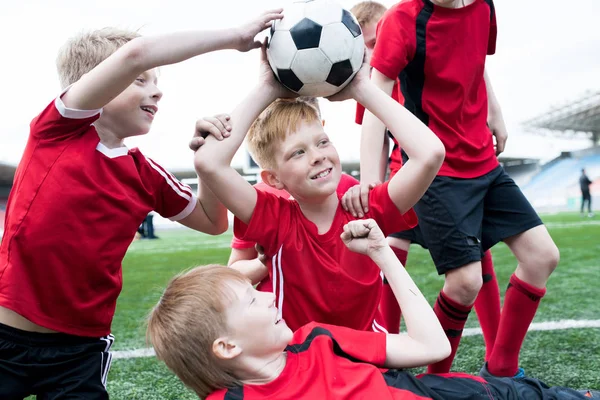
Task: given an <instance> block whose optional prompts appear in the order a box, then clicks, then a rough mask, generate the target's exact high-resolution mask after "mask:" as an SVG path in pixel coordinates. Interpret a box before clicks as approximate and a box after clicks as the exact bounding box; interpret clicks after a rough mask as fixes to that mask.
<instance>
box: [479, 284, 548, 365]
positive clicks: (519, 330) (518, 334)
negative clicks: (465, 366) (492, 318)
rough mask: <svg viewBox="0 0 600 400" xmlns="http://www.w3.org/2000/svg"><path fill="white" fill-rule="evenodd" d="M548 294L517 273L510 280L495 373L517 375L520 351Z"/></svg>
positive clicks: (493, 358) (492, 362)
mask: <svg viewBox="0 0 600 400" xmlns="http://www.w3.org/2000/svg"><path fill="white" fill-rule="evenodd" d="M544 294H546V288H542V289H540V288H537V287H535V286H532V285H530V284H528V283H527V282H524V281H522V280H521V279H519V278H517V276H516V275H515V274H513V275H512V276H511V277H510V282H509V284H508V288H507V289H506V296H505V298H504V307H503V308H502V314H501V316H500V325H499V326H498V335H497V336H496V343H495V345H494V350H493V351H492V354H491V355H490V359H489V361H488V371H490V373H491V374H493V375H496V376H514V374H515V373H516V372H517V370H518V369H519V352H520V351H521V346H522V344H523V340H524V339H525V335H526V334H527V329H528V328H529V325H530V324H531V321H533V317H534V316H535V312H536V311H537V308H538V305H539V304H540V300H541V298H542V297H544Z"/></svg>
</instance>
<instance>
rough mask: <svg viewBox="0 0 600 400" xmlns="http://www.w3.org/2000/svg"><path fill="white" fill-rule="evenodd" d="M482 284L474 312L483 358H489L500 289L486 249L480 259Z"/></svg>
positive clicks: (493, 339)
mask: <svg viewBox="0 0 600 400" xmlns="http://www.w3.org/2000/svg"><path fill="white" fill-rule="evenodd" d="M481 274H482V276H483V285H482V286H481V290H480V291H479V294H478V295H477V299H476V300H475V306H474V307H475V312H476V313H477V319H479V324H480V325H481V330H482V331H483V339H484V341H485V360H486V361H487V360H489V359H490V356H491V355H492V350H493V349H494V342H495V341H496V334H497V333H498V325H499V324H500V289H499V288H498V280H497V279H496V272H495V271H494V262H493V261H492V253H491V252H490V251H489V250H488V251H486V252H485V254H484V255H483V258H482V259H481Z"/></svg>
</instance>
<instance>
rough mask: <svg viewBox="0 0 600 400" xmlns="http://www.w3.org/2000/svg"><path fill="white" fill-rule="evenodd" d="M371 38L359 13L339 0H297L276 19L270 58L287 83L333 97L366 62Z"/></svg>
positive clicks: (305, 92)
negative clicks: (365, 34) (365, 38)
mask: <svg viewBox="0 0 600 400" xmlns="http://www.w3.org/2000/svg"><path fill="white" fill-rule="evenodd" d="M364 47H365V43H364V41H363V36H362V31H361V30H360V26H359V25H358V22H357V21H356V18H354V16H353V15H352V14H351V13H350V12H349V11H348V10H345V9H344V8H342V6H340V5H339V4H338V3H336V2H335V1H333V0H296V1H294V2H293V3H291V4H290V5H288V6H287V7H285V8H284V10H283V19H281V20H278V21H274V23H273V25H272V26H271V35H270V38H269V41H268V45H267V58H268V60H269V64H270V65H271V68H272V69H273V72H274V73H275V76H276V77H277V79H278V80H279V82H281V83H282V84H283V85H284V86H285V87H286V88H288V89H290V90H291V91H293V92H296V93H298V94H300V95H302V96H314V97H327V96H331V95H333V94H335V93H337V92H339V91H340V90H342V89H343V88H344V87H345V86H346V85H347V84H348V83H349V82H350V81H351V80H352V78H353V77H354V75H356V73H357V72H358V70H359V69H360V66H361V65H362V61H363V55H364V51H365V50H364Z"/></svg>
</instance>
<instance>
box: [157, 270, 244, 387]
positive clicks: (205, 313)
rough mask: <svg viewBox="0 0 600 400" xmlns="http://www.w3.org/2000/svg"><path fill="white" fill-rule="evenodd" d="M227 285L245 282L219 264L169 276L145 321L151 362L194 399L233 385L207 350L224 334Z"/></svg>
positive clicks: (233, 380)
mask: <svg viewBox="0 0 600 400" xmlns="http://www.w3.org/2000/svg"><path fill="white" fill-rule="evenodd" d="M227 282H248V280H247V279H246V278H245V277H244V276H243V275H242V274H241V273H240V272H238V271H236V270H234V269H231V268H228V267H224V266H221V265H207V266H203V267H196V268H193V269H191V270H189V271H187V272H184V273H181V274H179V275H177V276H176V277H174V278H173V279H172V280H171V281H170V282H169V284H168V285H167V287H166V289H165V291H164V293H163V295H162V296H161V298H160V300H159V301H158V304H156V306H154V309H153V310H152V311H151V312H150V315H149V316H148V328H147V331H146V339H147V340H148V341H149V342H150V343H151V344H152V346H153V347H154V350H155V352H156V357H157V358H158V359H160V360H162V361H163V362H164V363H165V364H166V365H167V367H168V368H169V369H170V370H171V371H173V372H174V373H175V375H177V377H179V379H181V381H182V382H183V383H184V384H185V385H186V386H187V387H188V388H190V389H191V390H193V391H194V392H195V393H196V394H197V395H198V396H199V397H200V398H205V397H206V396H208V395H209V394H210V393H211V392H213V391H214V390H217V389H222V388H226V387H231V386H235V385H237V384H239V382H238V380H237V379H236V378H235V377H234V376H233V375H232V374H231V373H229V372H228V371H226V370H224V369H223V367H222V366H221V364H220V363H219V361H218V359H217V358H216V356H215V354H214V352H213V350H212V348H213V342H214V341H215V340H216V339H217V338H218V337H219V336H221V335H223V334H225V333H226V332H227V324H226V320H225V310H226V308H227V306H228V305H229V304H230V302H231V301H232V299H233V296H235V294H234V292H233V290H232V289H231V288H230V287H229V286H228V285H227Z"/></svg>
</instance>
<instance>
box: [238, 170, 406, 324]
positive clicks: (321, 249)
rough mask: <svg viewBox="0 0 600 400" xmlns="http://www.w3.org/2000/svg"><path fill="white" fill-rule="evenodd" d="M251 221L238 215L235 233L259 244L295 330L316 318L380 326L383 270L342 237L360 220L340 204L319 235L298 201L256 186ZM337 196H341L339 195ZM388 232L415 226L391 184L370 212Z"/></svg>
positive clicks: (376, 193) (376, 195) (374, 196)
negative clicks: (346, 228)
mask: <svg viewBox="0 0 600 400" xmlns="http://www.w3.org/2000/svg"><path fill="white" fill-rule="evenodd" d="M257 195H258V196H257V203H256V207H255V209H254V212H253V214H252V218H251V220H250V224H249V225H245V224H243V223H241V222H240V221H239V220H238V221H237V222H236V223H235V225H234V231H235V234H236V236H238V237H239V238H242V239H244V240H249V241H253V242H257V243H260V244H261V245H262V246H263V247H264V248H265V254H266V255H267V256H268V258H269V262H268V265H267V267H268V268H269V276H270V278H271V280H272V281H273V287H274V292H275V294H276V296H277V305H278V308H279V312H280V313H281V315H282V317H283V318H284V319H285V321H286V323H287V324H288V326H289V327H290V328H291V329H292V330H296V329H298V328H300V327H301V326H303V325H305V324H307V323H309V322H312V321H317V322H323V323H328V324H334V325H340V326H347V327H350V328H354V329H359V330H371V329H379V328H378V326H379V324H378V323H377V321H375V316H376V314H377V306H378V304H379V297H380V292H381V278H380V273H381V271H380V269H379V268H378V267H377V265H375V263H373V262H372V261H371V259H370V258H369V257H367V256H365V255H361V254H357V253H353V252H351V251H350V250H348V249H347V248H346V246H345V245H344V244H343V243H342V240H341V239H340V235H341V233H342V230H343V226H344V225H345V224H346V223H348V222H349V221H352V220H355V219H357V218H354V217H353V216H352V214H350V213H348V212H346V211H344V209H343V208H342V206H341V203H340V204H339V205H338V209H337V211H336V214H335V217H334V219H333V222H332V224H331V228H330V229H329V231H328V232H326V233H324V234H322V235H320V234H319V233H318V231H317V227H316V225H315V224H314V223H313V222H311V221H309V220H308V219H306V217H305V216H304V214H302V211H301V210H300V206H299V205H298V203H297V202H296V201H295V200H286V199H282V198H278V197H277V196H275V195H273V194H269V193H263V192H261V191H257ZM338 197H341V196H339V194H338ZM365 218H373V219H374V220H375V221H376V222H377V223H378V224H379V226H380V227H381V229H382V231H383V233H384V235H386V236H387V235H389V234H391V233H394V232H399V231H403V230H406V229H408V228H412V227H413V226H415V225H416V223H417V217H416V214H415V213H414V211H413V210H412V209H411V210H410V211H408V212H407V213H405V214H404V215H401V214H400V212H399V211H398V209H397V208H396V206H395V204H394V203H393V202H392V200H391V199H390V196H389V194H388V183H387V182H386V183H384V184H383V185H379V186H377V187H376V188H375V189H373V190H372V191H371V192H370V195H369V212H368V213H367V215H366V216H365Z"/></svg>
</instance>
